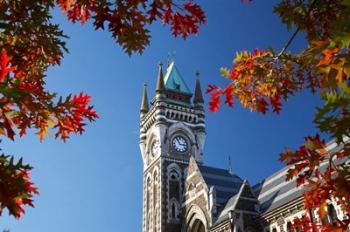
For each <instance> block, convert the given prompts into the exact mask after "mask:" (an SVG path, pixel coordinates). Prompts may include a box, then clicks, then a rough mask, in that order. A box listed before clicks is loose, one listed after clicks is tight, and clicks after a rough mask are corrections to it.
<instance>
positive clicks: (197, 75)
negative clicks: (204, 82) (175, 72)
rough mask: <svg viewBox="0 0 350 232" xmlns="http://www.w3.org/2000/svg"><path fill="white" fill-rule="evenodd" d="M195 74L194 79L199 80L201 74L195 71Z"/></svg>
mask: <svg viewBox="0 0 350 232" xmlns="http://www.w3.org/2000/svg"><path fill="white" fill-rule="evenodd" d="M195 74H196V78H197V79H199V77H200V75H201V73H200V72H199V71H198V70H197V71H196V73H195Z"/></svg>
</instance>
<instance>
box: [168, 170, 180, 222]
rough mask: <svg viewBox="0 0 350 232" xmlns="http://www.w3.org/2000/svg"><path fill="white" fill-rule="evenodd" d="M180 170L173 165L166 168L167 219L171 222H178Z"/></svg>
mask: <svg viewBox="0 0 350 232" xmlns="http://www.w3.org/2000/svg"><path fill="white" fill-rule="evenodd" d="M181 179H182V175H181V169H180V167H179V165H178V164H176V163H173V164H170V165H169V166H168V167H167V181H168V187H167V190H168V193H167V195H168V219H169V220H170V221H169V222H171V221H174V220H176V221H178V220H179V218H180V217H179V212H180V202H181V199H182V190H181Z"/></svg>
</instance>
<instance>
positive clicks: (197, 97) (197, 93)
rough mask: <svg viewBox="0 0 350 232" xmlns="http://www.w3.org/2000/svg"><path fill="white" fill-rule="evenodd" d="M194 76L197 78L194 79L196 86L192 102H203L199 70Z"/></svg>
mask: <svg viewBox="0 0 350 232" xmlns="http://www.w3.org/2000/svg"><path fill="white" fill-rule="evenodd" d="M196 77H197V79H196V88H195V91H194V104H197V103H204V100H203V94H202V89H201V83H200V81H199V72H198V71H197V72H196Z"/></svg>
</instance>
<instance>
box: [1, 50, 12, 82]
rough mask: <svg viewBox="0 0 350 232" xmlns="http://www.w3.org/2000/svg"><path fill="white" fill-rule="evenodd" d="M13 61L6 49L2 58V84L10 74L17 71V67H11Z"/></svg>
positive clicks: (2, 53)
mask: <svg viewBox="0 0 350 232" xmlns="http://www.w3.org/2000/svg"><path fill="white" fill-rule="evenodd" d="M11 60H12V57H11V56H7V52H6V50H5V49H3V50H2V52H1V56H0V82H3V81H4V79H5V77H6V76H7V75H8V74H9V73H10V72H13V71H15V70H16V67H14V66H12V67H11V66H10V67H8V66H9V63H10V61H11Z"/></svg>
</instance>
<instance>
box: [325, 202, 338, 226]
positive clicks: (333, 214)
mask: <svg viewBox="0 0 350 232" xmlns="http://www.w3.org/2000/svg"><path fill="white" fill-rule="evenodd" d="M327 212H328V217H329V221H330V222H331V223H332V224H333V225H336V224H337V219H338V217H337V212H336V211H335V208H334V206H333V204H330V205H328V206H327Z"/></svg>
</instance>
